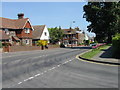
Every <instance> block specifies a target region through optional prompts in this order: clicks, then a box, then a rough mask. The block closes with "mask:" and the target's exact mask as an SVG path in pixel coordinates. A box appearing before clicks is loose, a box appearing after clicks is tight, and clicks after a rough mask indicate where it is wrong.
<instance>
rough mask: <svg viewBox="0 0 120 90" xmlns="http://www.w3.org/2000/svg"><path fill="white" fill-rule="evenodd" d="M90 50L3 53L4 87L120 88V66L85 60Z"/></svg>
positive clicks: (60, 49) (85, 48)
mask: <svg viewBox="0 0 120 90" xmlns="http://www.w3.org/2000/svg"><path fill="white" fill-rule="evenodd" d="M87 50H89V48H87V47H83V48H74V49H71V48H56V49H49V50H43V51H39V50H38V51H23V52H11V53H3V54H2V87H3V88H118V67H117V66H109V65H100V64H94V63H88V62H83V61H80V60H78V59H76V55H78V54H80V53H82V52H85V51H87Z"/></svg>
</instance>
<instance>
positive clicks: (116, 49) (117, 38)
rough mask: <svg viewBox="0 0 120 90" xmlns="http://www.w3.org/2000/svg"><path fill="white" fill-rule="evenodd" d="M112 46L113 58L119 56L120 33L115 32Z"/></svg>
mask: <svg viewBox="0 0 120 90" xmlns="http://www.w3.org/2000/svg"><path fill="white" fill-rule="evenodd" d="M112 46H113V56H114V57H115V58H120V55H119V54H120V33H119V34H116V35H115V37H113V38H112Z"/></svg>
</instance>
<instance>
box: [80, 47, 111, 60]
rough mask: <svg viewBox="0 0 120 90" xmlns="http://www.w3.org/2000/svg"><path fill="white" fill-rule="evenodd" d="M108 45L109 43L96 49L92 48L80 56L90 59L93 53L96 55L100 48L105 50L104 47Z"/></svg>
mask: <svg viewBox="0 0 120 90" xmlns="http://www.w3.org/2000/svg"><path fill="white" fill-rule="evenodd" d="M110 46H111V45H104V46H100V47H98V48H96V49H92V51H90V52H87V53H84V54H83V55H81V57H83V58H86V59H91V58H93V57H94V56H95V55H97V54H98V53H100V52H101V51H102V50H105V49H107V48H108V47H110Z"/></svg>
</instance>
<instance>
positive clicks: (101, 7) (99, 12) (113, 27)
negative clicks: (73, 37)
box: [83, 2, 120, 43]
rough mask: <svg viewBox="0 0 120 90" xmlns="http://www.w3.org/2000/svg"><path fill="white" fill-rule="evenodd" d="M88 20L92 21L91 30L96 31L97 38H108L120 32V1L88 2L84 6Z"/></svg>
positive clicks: (110, 39)
mask: <svg viewBox="0 0 120 90" xmlns="http://www.w3.org/2000/svg"><path fill="white" fill-rule="evenodd" d="M83 9H84V12H85V13H84V15H83V17H84V18H86V21H88V22H90V25H89V26H88V31H89V32H94V33H96V40H97V41H98V42H101V41H103V40H107V42H108V43H111V41H112V36H113V35H115V34H116V33H118V32H120V2H88V4H87V5H85V6H84V7H83Z"/></svg>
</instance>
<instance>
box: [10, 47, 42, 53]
mask: <svg viewBox="0 0 120 90" xmlns="http://www.w3.org/2000/svg"><path fill="white" fill-rule="evenodd" d="M31 50H41V47H39V46H10V47H9V52H17V51H31Z"/></svg>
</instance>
